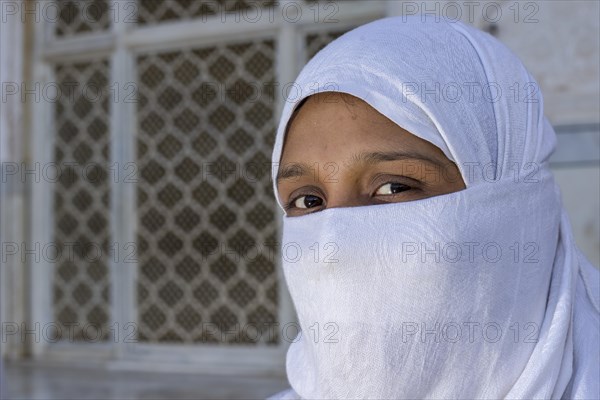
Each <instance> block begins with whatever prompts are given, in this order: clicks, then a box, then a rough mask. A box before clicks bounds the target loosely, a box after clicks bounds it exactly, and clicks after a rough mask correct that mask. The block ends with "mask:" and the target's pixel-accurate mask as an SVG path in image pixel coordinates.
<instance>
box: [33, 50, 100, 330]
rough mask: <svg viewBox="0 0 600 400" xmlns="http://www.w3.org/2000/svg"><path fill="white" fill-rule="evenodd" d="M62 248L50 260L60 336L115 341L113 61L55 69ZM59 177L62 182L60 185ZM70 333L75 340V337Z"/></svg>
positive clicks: (55, 171)
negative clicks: (112, 317)
mask: <svg viewBox="0 0 600 400" xmlns="http://www.w3.org/2000/svg"><path fill="white" fill-rule="evenodd" d="M55 74H56V80H57V83H58V84H59V85H60V88H61V90H60V93H61V95H60V96H59V98H58V100H57V101H56V103H55V118H56V120H55V124H56V130H57V134H56V138H55V140H56V144H55V146H54V153H55V156H54V157H55V163H56V164H55V167H56V168H54V167H53V168H52V169H47V170H46V171H47V172H46V173H44V175H43V176H47V178H48V179H49V180H51V181H56V183H54V220H55V229H54V242H55V243H54V244H56V246H57V249H58V252H56V253H54V252H51V251H50V250H52V246H50V247H48V250H49V251H48V252H45V251H44V252H43V254H45V255H46V257H48V259H49V260H54V261H55V276H54V313H55V319H56V321H57V323H59V324H61V325H62V326H61V329H60V331H61V332H62V333H63V334H62V335H61V336H60V337H61V338H62V339H63V340H70V336H71V335H72V336H73V338H74V339H75V340H85V341H88V342H89V341H95V340H100V339H106V338H107V337H108V333H109V330H108V324H109V322H108V319H109V312H110V311H109V275H108V265H109V261H110V255H109V253H108V252H109V246H110V245H109V227H108V223H109V211H108V208H109V196H110V194H109V189H110V188H109V186H110V179H109V177H108V167H109V133H108V127H107V124H108V107H109V104H108V103H109V102H108V96H107V95H106V94H107V93H108V78H107V77H108V62H107V60H90V61H88V62H82V63H64V64H58V65H56V66H55ZM55 176H56V177H57V178H56V179H55ZM67 333H69V335H67Z"/></svg>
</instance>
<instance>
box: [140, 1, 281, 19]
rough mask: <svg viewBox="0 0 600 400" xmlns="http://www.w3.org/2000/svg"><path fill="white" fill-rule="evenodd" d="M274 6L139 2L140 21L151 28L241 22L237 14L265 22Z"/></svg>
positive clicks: (269, 3)
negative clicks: (178, 22) (169, 24)
mask: <svg viewBox="0 0 600 400" xmlns="http://www.w3.org/2000/svg"><path fill="white" fill-rule="evenodd" d="M274 3H275V0H143V1H140V2H138V7H137V12H138V15H137V21H138V24H140V25H150V24H157V23H161V22H169V21H175V20H186V19H192V18H202V19H206V18H208V17H212V16H216V15H218V16H220V18H221V19H222V20H224V21H234V22H240V21H239V20H236V19H235V18H236V16H235V14H236V13H245V14H244V15H245V18H246V19H249V20H254V19H258V18H259V17H260V16H262V17H263V18H265V17H266V16H267V14H266V13H267V11H263V10H262V9H264V8H266V7H272V6H273V5H274ZM259 13H260V14H259ZM238 18H240V16H238Z"/></svg>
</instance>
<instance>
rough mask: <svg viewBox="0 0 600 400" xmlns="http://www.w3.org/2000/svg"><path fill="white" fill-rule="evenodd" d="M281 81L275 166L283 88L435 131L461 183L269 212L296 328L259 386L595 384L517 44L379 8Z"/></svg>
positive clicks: (591, 284)
mask: <svg viewBox="0 0 600 400" xmlns="http://www.w3.org/2000/svg"><path fill="white" fill-rule="evenodd" d="M565 62H568V60H565ZM295 88H296V94H298V96H296V97H295V98H290V99H288V101H287V103H286V104H285V107H284V109H283V114H282V116H281V121H280V124H279V128H278V132H277V138H276V142H275V148H274V151H273V163H274V164H278V163H279V162H280V157H281V151H282V145H283V141H284V134H285V131H286V127H287V124H288V121H289V119H290V116H291V115H292V112H293V110H294V109H295V107H296V106H297V105H298V103H299V102H300V101H301V100H302V99H304V98H306V97H308V96H310V95H311V94H314V93H315V92H322V91H336V92H345V93H349V94H351V95H354V96H356V97H358V98H360V99H362V100H364V101H365V102H367V103H368V104H370V105H371V106H372V107H374V108H375V109H376V110H377V111H379V112H380V113H382V114H383V115H385V116H386V117H388V118H389V119H390V120H392V121H394V122H395V123H396V124H398V125H399V126H401V127H403V128H404V129H406V130H408V131H410V132H411V133H413V134H414V135H416V136H418V137H420V138H422V139H425V140H427V141H429V142H431V143H433V144H434V145H436V146H438V147H439V148H440V149H441V150H442V151H443V152H444V153H445V154H446V156H447V157H448V158H449V159H451V160H452V161H454V162H455V163H456V164H457V166H458V167H459V170H460V172H461V174H462V177H463V180H464V181H465V183H466V186H467V188H466V189H465V190H462V191H459V192H455V193H450V194H445V195H441V196H436V197H431V198H427V199H423V200H417V201H411V202H403V203H393V204H385V205H373V206H363V207H342V208H331V209H326V210H323V211H320V212H317V213H312V214H309V215H305V216H301V217H292V218H289V217H285V216H284V217H283V219H284V220H283V240H282V243H283V247H284V249H285V250H284V252H283V270H284V274H285V278H286V282H287V285H288V288H289V291H290V294H291V296H292V300H293V303H294V306H295V308H296V311H297V314H298V320H299V323H300V325H301V328H302V332H301V334H300V335H299V336H298V338H296V339H297V340H295V341H294V342H293V343H292V344H291V346H290V348H289V351H288V354H287V362H286V365H287V376H288V380H289V382H290V384H291V386H292V389H290V390H288V391H285V392H281V393H279V394H277V395H275V396H273V398H305V399H332V398H377V399H383V398H394V399H400V398H410V399H417V398H435V399H446V398H454V399H456V398H460V399H475V398H490V399H499V398H515V399H516V398H519V399H523V398H527V399H534V398H535V399H538V398H539V399H545V398H586V399H598V398H600V389H599V383H598V378H599V374H600V372H599V363H600V355H599V305H598V304H599V287H598V286H599V279H600V278H599V274H598V271H597V270H596V269H595V268H594V267H593V266H592V265H591V264H590V263H589V262H588V261H587V260H586V259H585V257H584V256H583V255H582V254H581V253H580V252H579V250H578V249H577V247H576V245H575V243H574V239H573V235H572V232H571V227H570V225H569V222H568V218H567V215H566V213H565V211H564V209H563V206H562V203H561V199H560V192H559V190H558V188H557V186H556V184H555V182H554V180H553V177H552V174H551V172H550V170H549V167H548V158H549V157H550V155H551V153H552V152H553V151H554V147H555V143H556V137H555V133H554V130H553V129H552V127H551V125H550V124H549V122H548V121H547V120H546V118H545V117H544V115H543V102H542V95H541V93H540V92H539V90H538V87H537V84H536V82H535V80H534V79H533V77H532V76H531V75H530V74H529V73H528V72H527V71H526V69H525V68H524V66H523V65H522V64H521V62H520V61H519V60H518V59H517V57H516V56H515V55H513V54H512V53H511V52H510V51H509V50H508V49H507V48H506V47H505V46H504V45H502V44H501V43H500V42H498V41H497V40H496V39H494V38H493V37H492V36H490V35H489V34H487V33H483V32H481V31H479V30H477V29H475V28H472V27H470V26H467V25H464V24H462V23H458V22H448V21H444V20H442V21H441V22H435V21H433V19H432V18H426V19H421V17H420V16H414V17H393V18H385V19H381V20H378V21H375V22H372V23H369V24H366V25H363V26H361V27H359V28H357V29H354V30H352V31H350V32H348V33H346V34H345V35H343V36H341V37H340V38H338V39H337V40H335V41H334V42H332V43H330V44H329V45H328V46H327V47H325V48H324V49H323V50H322V51H320V52H319V53H318V54H317V55H316V56H315V57H314V58H313V59H311V60H310V62H309V63H308V64H307V65H306V66H305V67H304V69H303V70H302V71H301V73H300V75H299V77H298V78H297V80H296V85H295ZM275 169H276V168H275ZM273 178H274V189H275V193H276V194H277V185H276V180H275V176H274V177H273ZM315 244H316V247H315ZM315 249H318V250H320V252H317V251H316V250H315Z"/></svg>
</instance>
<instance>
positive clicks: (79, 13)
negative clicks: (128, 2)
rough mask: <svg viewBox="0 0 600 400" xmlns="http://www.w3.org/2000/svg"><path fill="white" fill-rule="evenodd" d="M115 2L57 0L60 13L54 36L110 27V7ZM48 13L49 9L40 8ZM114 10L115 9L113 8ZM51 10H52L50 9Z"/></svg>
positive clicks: (102, 0) (106, 0) (104, 0)
mask: <svg viewBox="0 0 600 400" xmlns="http://www.w3.org/2000/svg"><path fill="white" fill-rule="evenodd" d="M109 1H111V2H112V1H115V0H59V1H58V2H57V3H58V6H59V9H60V13H59V15H58V20H57V23H56V25H55V31H54V32H55V33H56V36H61V37H64V36H73V35H76V34H80V33H88V32H101V31H105V30H107V29H108V28H109V26H110V19H111V16H112V17H114V15H115V14H111V7H114V4H112V5H111V4H110V3H109ZM40 9H41V10H43V12H44V13H50V12H51V10H50V7H46V8H44V7H41V8H40ZM115 9H116V8H115ZM52 10H53V9H52Z"/></svg>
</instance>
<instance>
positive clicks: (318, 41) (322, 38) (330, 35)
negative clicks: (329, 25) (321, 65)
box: [305, 27, 354, 61]
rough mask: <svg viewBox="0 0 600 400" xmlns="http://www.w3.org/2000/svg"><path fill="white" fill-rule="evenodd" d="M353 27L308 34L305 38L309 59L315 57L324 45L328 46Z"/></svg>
mask: <svg viewBox="0 0 600 400" xmlns="http://www.w3.org/2000/svg"><path fill="white" fill-rule="evenodd" d="M352 29H354V27H351V28H348V29H344V30H336V31H324V32H317V33H309V34H307V35H306V40H305V46H306V57H307V61H308V60H310V59H311V58H312V57H314V55H315V54H317V53H318V52H319V51H320V50H321V49H322V48H323V47H325V46H327V45H328V44H329V43H331V42H333V41H334V40H335V39H337V38H339V37H340V36H342V35H343V34H344V33H346V32H348V31H350V30H352Z"/></svg>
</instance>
